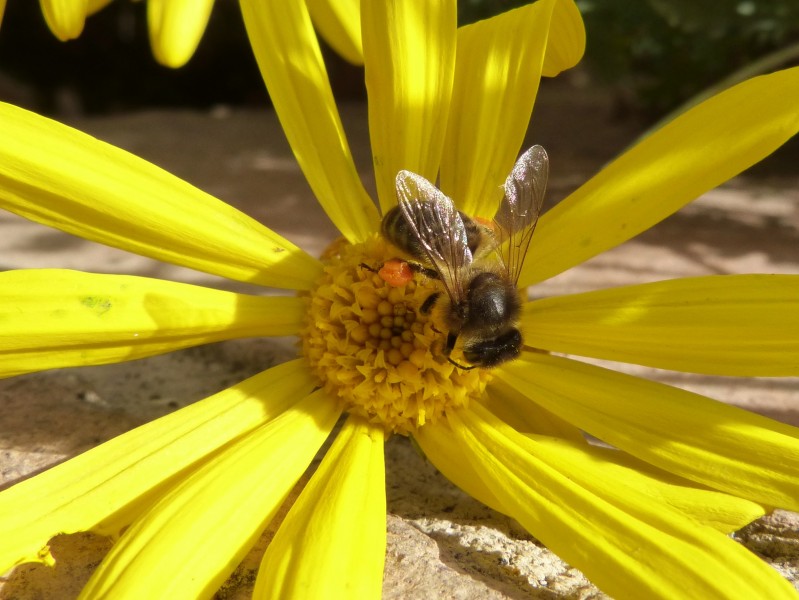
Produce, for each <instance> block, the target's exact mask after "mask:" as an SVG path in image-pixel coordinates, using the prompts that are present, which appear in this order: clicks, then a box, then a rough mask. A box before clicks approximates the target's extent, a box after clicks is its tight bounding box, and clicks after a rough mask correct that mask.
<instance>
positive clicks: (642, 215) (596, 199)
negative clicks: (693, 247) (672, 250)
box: [519, 67, 799, 286]
mask: <svg viewBox="0 0 799 600" xmlns="http://www.w3.org/2000/svg"><path fill="white" fill-rule="evenodd" d="M796 98H799V67H795V68H793V69H785V70H783V71H777V72H776V73H772V74H770V75H763V76H761V77H755V78H754V79H750V80H748V81H745V82H743V83H741V84H739V85H737V86H735V87H732V88H730V89H728V90H726V91H724V92H722V93H720V94H718V95H717V96H714V97H713V98H711V99H709V100H707V101H705V102H703V103H702V104H699V105H698V106H696V107H694V108H692V109H691V110H689V111H687V112H685V113H683V114H682V115H680V116H679V117H677V118H676V119H675V120H674V121H672V122H671V123H669V124H668V125H665V126H664V127H662V128H661V129H659V130H658V131H656V132H654V133H653V134H652V135H650V136H649V137H648V138H646V139H644V140H643V141H642V142H640V143H639V144H638V145H637V146H635V147H634V148H632V149H631V150H629V151H628V152H626V153H625V154H623V155H622V156H620V157H619V158H617V159H616V160H615V161H614V162H613V163H611V164H610V165H608V166H607V167H605V168H604V169H603V170H602V171H600V172H599V173H598V174H597V175H596V176H594V177H593V178H592V179H591V180H590V181H588V182H587V183H586V184H584V185H583V186H582V187H580V188H579V189H578V190H577V191H576V192H574V193H573V194H571V195H570V196H569V197H568V198H567V199H565V200H564V201H563V202H561V203H560V204H558V205H557V206H555V207H554V208H553V209H551V210H550V211H548V212H547V214H545V215H544V216H543V217H542V218H541V221H540V222H539V224H538V228H537V229H536V232H535V236H534V237H533V241H532V244H531V245H530V254H529V256H528V260H527V261H526V262H525V264H524V271H523V272H522V275H521V277H520V279H519V284H520V285H523V286H525V285H530V284H532V283H534V282H537V281H542V280H544V279H547V278H549V277H552V276H553V275H557V274H558V273H560V272H562V271H565V270H566V269H568V268H570V267H573V266H574V265H576V264H579V263H581V262H583V261H585V260H587V259H589V258H591V257H592V256H595V255H597V254H599V253H600V252H603V251H605V250H607V249H609V248H612V247H614V246H617V245H618V244H621V243H622V242H624V241H626V240H628V239H630V238H632V237H634V236H635V235H637V234H638V233H640V232H641V231H644V230H645V229H647V228H649V227H651V226H652V225H654V224H655V223H657V222H659V221H661V220H662V219H664V218H665V217H667V216H668V215H670V214H672V213H673V212H675V211H676V210H678V209H679V208H681V207H682V206H684V205H685V204H687V203H688V202H690V201H692V200H694V199H695V198H697V197H698V196H700V195H701V194H704V193H705V192H707V191H708V190H710V189H713V188H714V187H716V186H717V185H719V184H721V183H723V182H725V181H727V180H728V179H730V178H731V177H733V176H735V175H737V174H738V173H740V172H741V171H743V170H744V169H746V168H747V167H750V166H751V165H753V164H755V163H756V162H758V161H759V160H762V159H763V158H765V157H766V156H768V155H769V154H771V153H772V152H773V151H774V150H776V149H777V148H779V147H780V146H781V145H782V144H783V143H784V142H785V141H786V140H788V139H789V138H790V137H791V136H793V135H794V134H795V133H796V132H797V131H799V104H797V102H796ZM552 168H553V169H557V168H558V167H557V165H552Z"/></svg>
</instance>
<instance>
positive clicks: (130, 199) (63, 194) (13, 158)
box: [0, 103, 321, 289]
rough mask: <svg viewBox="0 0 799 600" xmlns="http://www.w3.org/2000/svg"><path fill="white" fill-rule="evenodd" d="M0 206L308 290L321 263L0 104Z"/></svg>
mask: <svg viewBox="0 0 799 600" xmlns="http://www.w3.org/2000/svg"><path fill="white" fill-rule="evenodd" d="M0 129H2V131H3V143H2V145H0V208H4V209H7V210H10V211H11V212H15V213H17V214H19V215H21V216H23V217H25V218H26V219H30V220H32V221H37V222H39V223H44V224H45V225H50V226H52V227H56V228H58V229H61V230H63V231H66V232H68V233H72V234H75V235H79V236H81V237H83V238H86V239H89V240H93V241H97V242H101V243H103V244H107V245H109V246H115V247H117V248H122V249H123V250H128V251H130V252H136V253H138V254H141V255H144V256H150V257H152V258H156V259H158V260H163V261H166V262H170V263H173V264H176V265H182V266H185V267H189V268H192V269H197V270H199V271H205V272H207V273H212V274H214V275H220V276H222V277H228V278H230V279H236V280H239V281H248V282H251V283H257V284H261V285H271V286H275V287H284V288H294V289H307V288H309V287H311V285H312V283H313V282H314V280H315V279H316V277H317V276H318V274H319V273H320V270H321V265H320V264H319V263H318V261H316V260H315V259H313V258H311V257H310V256H308V255H307V254H306V253H305V252H303V251H302V250H300V249H299V248H297V247H296V246H294V245H293V244H292V243H291V242H288V241H287V240H285V239H283V238H282V237H280V236H279V235H277V234H275V233H273V232H272V231H270V230H269V229H267V228H266V227H264V226H263V225H261V224H260V223H258V222H257V221H255V220H254V219H251V218H250V217H248V216H247V215H245V214H243V213H241V212H239V211H238V210H236V209H235V208H233V207H231V206H229V205H227V204H225V203H224V202H222V201H220V200H217V199H216V198H214V197H213V196H210V195H209V194H206V193H205V192H202V191H201V190H198V189H197V188H195V187H193V186H191V185H189V184H188V183H186V182H185V181H183V180H182V179H179V178H177V177H175V176H174V175H171V174H169V173H167V172H166V171H164V170H162V169H159V168H158V167H156V166H155V165H153V164H151V163H149V162H147V161H145V160H142V159H140V158H138V157H136V156H134V155H132V154H129V153H127V152H125V151H123V150H120V149H119V148H116V147H114V146H112V145H110V144H106V143H104V142H101V141H99V140H97V139H95V138H93V137H91V136H89V135H86V134H84V133H81V132H79V131H77V130H75V129H72V128H70V127H67V126H66V125H62V124H60V123H57V122H56V121H51V120H50V119H46V118H44V117H41V116H39V115H36V114H34V113H31V112H28V111H26V110H23V109H21V108H17V107H15V106H12V105H10V104H2V103H0Z"/></svg>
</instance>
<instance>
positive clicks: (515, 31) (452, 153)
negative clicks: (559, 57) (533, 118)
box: [441, 0, 582, 218]
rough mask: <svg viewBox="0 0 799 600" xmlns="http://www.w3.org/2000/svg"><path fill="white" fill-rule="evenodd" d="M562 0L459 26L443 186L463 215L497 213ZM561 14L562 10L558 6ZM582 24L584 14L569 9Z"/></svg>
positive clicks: (542, 0) (554, 42)
mask: <svg viewBox="0 0 799 600" xmlns="http://www.w3.org/2000/svg"><path fill="white" fill-rule="evenodd" d="M559 4H572V3H571V2H570V1H569V2H559V1H558V0H539V2H536V3H535V4H530V5H528V6H524V7H522V8H518V9H516V10H511V11H508V12H506V13H502V14H501V15H498V16H496V17H493V18H491V19H486V20H484V21H479V22H477V23H474V24H472V25H467V26H466V27H461V28H460V29H459V30H458V52H457V60H456V63H455V67H456V69H455V83H454V89H453V92H452V108H451V110H450V115H449V120H448V121H447V136H446V140H445V143H444V154H443V156H442V159H441V190H442V191H443V192H444V193H445V194H447V195H448V196H450V197H451V198H453V199H454V200H455V202H456V203H457V204H458V208H460V209H461V210H463V211H464V212H465V213H466V214H469V215H477V216H482V217H486V218H492V217H493V216H494V213H495V212H496V209H497V206H499V201H500V199H501V198H502V192H503V188H502V185H503V184H504V183H505V178H506V177H507V176H508V173H509V172H510V170H511V168H512V167H513V164H514V162H515V161H516V158H517V156H518V154H519V148H520V147H521V144H522V140H524V135H525V132H526V131H527V126H528V123H529V121H530V115H531V113H532V111H533V104H535V98H536V94H537V92H538V83H539V80H540V78H541V69H542V66H543V63H544V54H545V51H546V49H547V48H548V47H549V46H551V45H554V46H558V45H561V44H562V43H569V42H572V41H573V40H571V39H569V38H558V37H555V36H553V35H550V26H551V23H552V17H553V11H554V10H555V7H556V6H557V5H559ZM559 14H561V15H562V14H563V11H559ZM567 14H568V16H571V17H572V18H573V19H575V20H576V21H577V22H578V23H579V24H580V27H582V20H581V18H580V13H579V12H577V11H575V12H573V13H572V12H569V13H567Z"/></svg>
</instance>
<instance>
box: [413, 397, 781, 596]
mask: <svg viewBox="0 0 799 600" xmlns="http://www.w3.org/2000/svg"><path fill="white" fill-rule="evenodd" d="M448 417H449V420H450V422H451V425H452V429H451V430H450V431H451V433H450V431H447V430H446V428H444V427H438V428H422V429H421V430H420V434H417V438H418V439H419V440H420V442H421V445H422V448H425V442H426V438H428V437H430V438H432V437H437V436H441V437H446V438H447V442H446V443H445V444H444V443H440V444H439V447H440V448H445V449H446V451H447V452H449V453H450V454H451V457H450V461H449V462H450V463H451V462H452V460H453V459H454V457H455V456H456V455H457V456H460V457H461V460H462V461H463V462H471V463H472V468H473V469H475V470H476V471H477V472H478V473H479V474H480V476H481V477H482V478H483V480H484V483H485V485H486V486H488V487H490V488H491V489H492V490H493V492H494V493H495V495H496V496H497V497H498V498H500V499H501V502H502V504H503V506H504V508H505V511H506V512H507V513H508V514H510V515H511V516H513V517H514V518H515V519H516V520H518V521H519V522H520V523H521V524H522V525H523V526H524V527H525V529H527V530H528V531H530V532H531V533H532V534H533V535H535V536H536V538H538V539H540V540H541V541H542V542H543V543H544V544H546V545H547V547H549V548H550V549H552V550H553V551H554V552H555V553H557V554H558V556H560V557H561V558H563V559H564V560H566V561H567V562H569V563H570V564H572V565H573V566H575V567H577V568H579V569H580V570H582V571H583V572H584V573H585V574H586V576H587V577H589V578H590V579H591V581H593V582H594V583H596V584H597V585H598V586H599V587H600V588H601V589H602V590H603V591H604V592H606V593H608V594H610V595H612V596H614V597H620V598H664V599H666V598H668V599H671V598H677V597H680V598H733V597H735V598H741V597H751V598H754V597H765V598H791V597H795V591H794V589H793V587H792V586H791V585H790V584H789V583H788V582H787V581H785V580H784V579H783V578H782V577H781V576H780V575H779V574H778V573H777V572H776V571H775V570H774V569H772V568H771V567H769V566H768V565H766V564H765V563H763V562H762V561H761V560H760V559H759V558H757V557H756V556H754V555H752V554H751V553H750V552H748V551H747V550H746V549H745V548H743V547H742V546H740V545H739V544H737V543H736V542H734V541H733V540H731V539H729V538H728V537H727V536H725V535H724V534H723V533H720V532H718V531H715V530H713V529H711V528H709V527H705V526H702V525H699V524H698V523H697V522H696V521H694V520H693V519H689V518H685V517H684V516H683V515H681V514H680V513H679V512H677V511H675V510H672V509H670V508H669V507H668V506H667V505H666V504H665V503H662V502H658V501H656V500H653V499H652V498H649V497H648V496H647V495H646V494H645V493H644V491H642V490H641V489H636V487H635V486H632V485H626V486H625V487H614V486H613V485H605V484H604V483H603V481H602V471H603V470H602V469H601V468H597V469H596V471H593V469H595V468H596V465H595V464H593V462H592V461H591V460H588V461H585V460H581V461H576V462H572V461H571V460H569V459H570V458H573V457H572V456H570V452H569V451H564V450H563V448H562V446H561V445H562V444H563V443H562V442H551V441H548V440H547V439H546V438H542V440H541V441H539V440H534V439H530V438H528V437H525V436H523V435H521V434H518V433H517V432H515V431H513V430H512V429H510V428H509V427H507V426H503V425H502V423H501V422H500V421H499V420H498V419H496V418H495V417H493V416H492V415H491V414H490V413H489V412H488V411H486V410H485V409H483V408H481V407H479V405H476V406H475V407H474V410H457V411H453V412H452V413H450V414H448ZM566 447H568V446H566ZM577 452H578V453H582V452H583V450H582V449H579V450H577ZM428 457H429V458H430V460H431V461H432V462H433V463H434V464H437V462H438V457H437V456H436V455H435V454H428ZM445 474H446V473H445ZM614 483H618V481H614ZM597 492H599V494H598V493H597Z"/></svg>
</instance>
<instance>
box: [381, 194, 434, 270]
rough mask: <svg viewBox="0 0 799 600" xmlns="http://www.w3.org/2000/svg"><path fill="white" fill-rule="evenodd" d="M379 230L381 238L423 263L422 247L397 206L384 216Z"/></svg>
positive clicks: (424, 257)
mask: <svg viewBox="0 0 799 600" xmlns="http://www.w3.org/2000/svg"><path fill="white" fill-rule="evenodd" d="M380 229H381V231H382V233H383V237H385V238H386V239H387V240H388V241H389V242H391V243H392V244H394V245H395V246H396V247H397V248H399V249H400V250H402V251H403V252H406V253H408V254H410V255H411V256H413V257H414V258H415V259H416V260H419V261H424V260H425V259H426V258H427V257H426V255H425V252H424V249H423V248H422V245H421V244H420V243H419V241H418V240H417V239H416V236H415V235H414V233H413V230H412V229H411V225H410V223H408V220H407V219H406V218H405V215H404V214H403V213H402V210H401V209H400V207H399V206H395V207H394V208H392V209H391V210H390V211H388V212H387V213H386V214H385V216H384V217H383V222H382V224H381V226H380Z"/></svg>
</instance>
